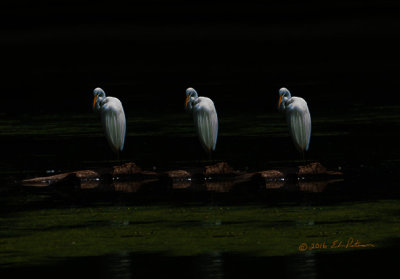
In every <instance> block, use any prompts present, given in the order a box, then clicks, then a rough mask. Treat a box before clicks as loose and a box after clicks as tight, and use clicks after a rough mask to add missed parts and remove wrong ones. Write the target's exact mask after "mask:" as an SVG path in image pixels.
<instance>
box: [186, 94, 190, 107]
mask: <svg viewBox="0 0 400 279" xmlns="http://www.w3.org/2000/svg"><path fill="white" fill-rule="evenodd" d="M189 98H190V95H187V97H186V101H185V108H187V105H188V103H189Z"/></svg>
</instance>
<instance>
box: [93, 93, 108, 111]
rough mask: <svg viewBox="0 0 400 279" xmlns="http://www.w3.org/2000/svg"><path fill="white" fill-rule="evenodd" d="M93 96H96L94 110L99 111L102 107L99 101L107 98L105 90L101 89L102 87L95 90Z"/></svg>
mask: <svg viewBox="0 0 400 279" xmlns="http://www.w3.org/2000/svg"><path fill="white" fill-rule="evenodd" d="M93 95H94V99H93V109H94V110H95V109H96V110H98V109H99V108H100V106H99V104H98V100H101V99H102V98H104V97H105V96H106V93H105V92H104V90H103V89H101V88H100V87H97V88H95V89H94V90H93Z"/></svg>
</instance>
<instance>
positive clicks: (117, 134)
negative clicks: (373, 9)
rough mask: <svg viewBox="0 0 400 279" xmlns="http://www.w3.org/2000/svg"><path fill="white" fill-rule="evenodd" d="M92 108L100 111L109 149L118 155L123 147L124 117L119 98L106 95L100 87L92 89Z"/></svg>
mask: <svg viewBox="0 0 400 279" xmlns="http://www.w3.org/2000/svg"><path fill="white" fill-rule="evenodd" d="M93 94H94V100H93V110H95V111H98V112H100V114H101V121H102V123H103V128H104V134H105V136H106V138H107V141H108V143H109V145H110V147H111V149H112V150H113V151H114V152H115V153H116V154H117V155H118V156H119V152H120V151H122V149H123V148H124V142H125V132H126V119H125V113H124V109H123V107H122V103H121V102H120V100H118V99H117V98H114V97H106V93H105V92H104V91H103V89H101V88H99V87H98V88H96V89H94V90H93Z"/></svg>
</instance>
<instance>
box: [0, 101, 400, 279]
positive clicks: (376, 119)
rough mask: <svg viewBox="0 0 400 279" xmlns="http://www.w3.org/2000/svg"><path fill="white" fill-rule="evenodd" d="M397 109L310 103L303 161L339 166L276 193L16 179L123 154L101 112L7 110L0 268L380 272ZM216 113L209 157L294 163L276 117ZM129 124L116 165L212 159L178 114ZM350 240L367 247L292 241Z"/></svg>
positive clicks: (391, 196) (391, 220)
mask: <svg viewBox="0 0 400 279" xmlns="http://www.w3.org/2000/svg"><path fill="white" fill-rule="evenodd" d="M398 110H399V108H398V107H395V106H363V107H352V108H351V109H349V110H347V111H345V112H343V113H342V114H341V115H335V116H333V114H332V113H331V112H319V111H318V110H317V111H316V112H315V113H314V114H313V136H312V141H311V148H310V151H309V153H308V154H307V160H309V161H314V160H315V161H320V162H322V164H324V165H325V166H327V167H328V168H329V169H332V170H340V171H342V172H343V173H344V179H341V180H339V181H333V182H329V181H326V182H322V184H319V186H312V187H314V188H307V187H306V188H305V187H304V186H302V184H301V182H298V183H286V184H284V185H283V186H282V187H280V188H277V189H266V188H258V187H256V188H254V187H253V186H252V185H250V184H249V185H241V186H240V187H236V188H235V187H234V188H230V187H228V188H227V189H228V191H224V190H223V189H224V187H227V186H226V185H225V184H223V183H219V182H218V181H216V182H213V183H214V184H209V183H210V182H209V183H208V184H205V183H197V184H196V183H192V185H191V186H190V187H188V188H185V189H179V188H171V187H170V186H167V185H164V184H162V183H161V184H146V185H144V186H135V187H136V188H134V189H135V190H134V191H133V192H129V191H128V192H124V191H120V188H119V186H118V184H117V183H114V184H101V185H100V186H99V187H97V188H94V189H72V188H68V187H67V188H63V189H53V188H35V187H25V186H21V185H20V184H19V183H18V181H19V180H20V179H23V178H29V177H35V176H41V175H49V174H53V173H59V172H65V171H68V170H76V169H86V168H88V169H90V168H95V167H99V166H111V165H113V164H118V163H119V162H118V161H116V160H115V158H114V157H113V154H111V152H110V151H109V149H108V146H107V142H106V141H105V139H104V137H103V135H102V132H101V126H100V124H99V123H98V119H97V118H96V117H94V116H92V115H91V114H89V113H88V114H81V115H43V116H32V117H28V116H24V117H19V118H18V117H17V118H15V119H11V117H9V118H8V119H7V118H6V119H4V120H3V121H2V123H1V125H2V127H3V129H2V133H3V136H2V137H1V142H2V146H3V157H2V161H1V165H2V173H1V181H2V183H1V198H0V200H1V206H0V228H1V231H0V232H1V234H0V237H1V238H0V241H1V243H2V249H1V254H0V258H1V266H0V274H2V275H4V276H5V277H9V276H11V275H13V276H14V275H16V274H18V275H19V274H21V275H25V274H30V275H38V276H41V277H44V278H47V277H54V276H58V277H65V278H66V277H70V276H78V277H81V275H83V274H88V273H89V274H90V276H96V277H100V278H132V277H144V276H146V277H147V276H149V275H155V276H160V275H163V274H173V275H174V276H176V277H195V278H210V277H211V278H213V277H215V278H226V277H235V276H240V277H244V276H246V277H248V276H249V275H250V276H257V275H261V276H263V275H264V276H268V275H271V274H274V276H277V277H282V278H293V277H294V278H296V277H300V278H315V277H323V278H325V277H328V278H336V277H337V276H341V275H343V274H349V275H354V276H355V275H362V276H366V277H368V276H370V277H371V276H378V275H382V274H389V273H391V272H393V271H394V266H395V265H394V262H393V261H394V258H393V256H392V254H393V253H395V252H396V249H397V248H398V246H399V242H398V237H397V236H398V233H399V232H398V227H399V226H398V224H399V222H400V220H399V212H400V211H399V210H400V209H399V203H398V198H399V194H400V192H399V189H398V183H399V178H398V176H397V169H398V167H399V162H400V161H399V160H398V158H400V156H399V155H400V154H399V150H398V149H397V148H395V147H396V144H397V142H398V140H399V139H400V138H399V134H398V132H397V130H396V128H398V126H399V124H400V121H399V120H400V119H399V118H398V116H397V115H398V114H397V111H398ZM220 121H221V125H220V137H219V141H218V145H217V151H216V152H215V157H214V162H217V161H227V162H229V163H230V164H231V165H232V166H234V167H235V168H236V169H239V170H249V171H251V170H261V169H270V168H276V167H282V166H291V165H297V164H299V163H300V164H301V163H302V160H301V158H299V154H297V153H296V151H295V149H294V147H293V145H292V143H291V141H290V138H289V137H288V134H287V130H286V126H285V122H284V119H283V118H282V117H281V115H279V114H275V113H265V114H258V115H251V114H243V115H230V114H228V113H227V114H225V115H221V116H220ZM15 123H18V125H15ZM128 123H129V125H128V137H127V140H126V149H125V151H124V153H123V155H122V161H123V162H124V161H135V162H136V163H137V164H138V165H140V166H142V167H143V168H144V169H146V170H153V169H156V170H158V171H162V170H168V169H176V168H183V169H185V168H186V169H188V168H191V167H196V166H202V165H205V164H209V163H210V162H209V161H207V160H206V158H205V157H204V154H203V151H202V150H201V147H200V146H199V144H198V141H197V138H196V137H195V135H194V133H193V127H192V122H191V119H190V117H188V116H187V115H184V114H183V113H182V115H180V114H176V115H169V116H164V117H163V118H161V117H159V115H152V116H151V115H145V116H142V117H137V119H135V117H133V116H130V117H128ZM249 123H252V126H251V127H249ZM371 131H374V132H371ZM315 187H317V188H315ZM130 189H132V188H130ZM310 189H311V190H310ZM312 189H314V190H312ZM315 189H317V190H315ZM130 208H135V210H138V211H132V212H131V211H130ZM166 212H168V213H166ZM349 238H356V239H358V240H360V241H361V242H362V243H363V244H372V245H373V247H369V248H363V247H357V248H349V249H347V248H341V249H336V250H335V249H320V250H318V249H317V250H311V251H306V252H301V251H299V250H298V247H299V245H300V244H301V243H303V242H306V243H308V245H311V243H314V242H315V243H317V242H324V241H325V242H328V243H331V242H332V241H334V240H337V239H339V240H343V241H347V239H349ZM378 260H379V261H378Z"/></svg>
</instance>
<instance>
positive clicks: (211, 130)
mask: <svg viewBox="0 0 400 279" xmlns="http://www.w3.org/2000/svg"><path fill="white" fill-rule="evenodd" d="M185 107H186V109H187V110H188V111H189V112H192V113H193V120H194V124H195V127H196V131H197V135H198V137H199V140H200V143H201V146H202V147H203V148H204V150H205V151H206V152H207V153H209V154H211V152H212V151H214V150H215V147H216V145H217V137H218V116H217V111H216V110H215V106H214V102H213V101H212V100H211V99H210V98H207V97H198V95H197V92H196V91H195V90H194V89H193V88H188V89H187V90H186V103H185Z"/></svg>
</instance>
